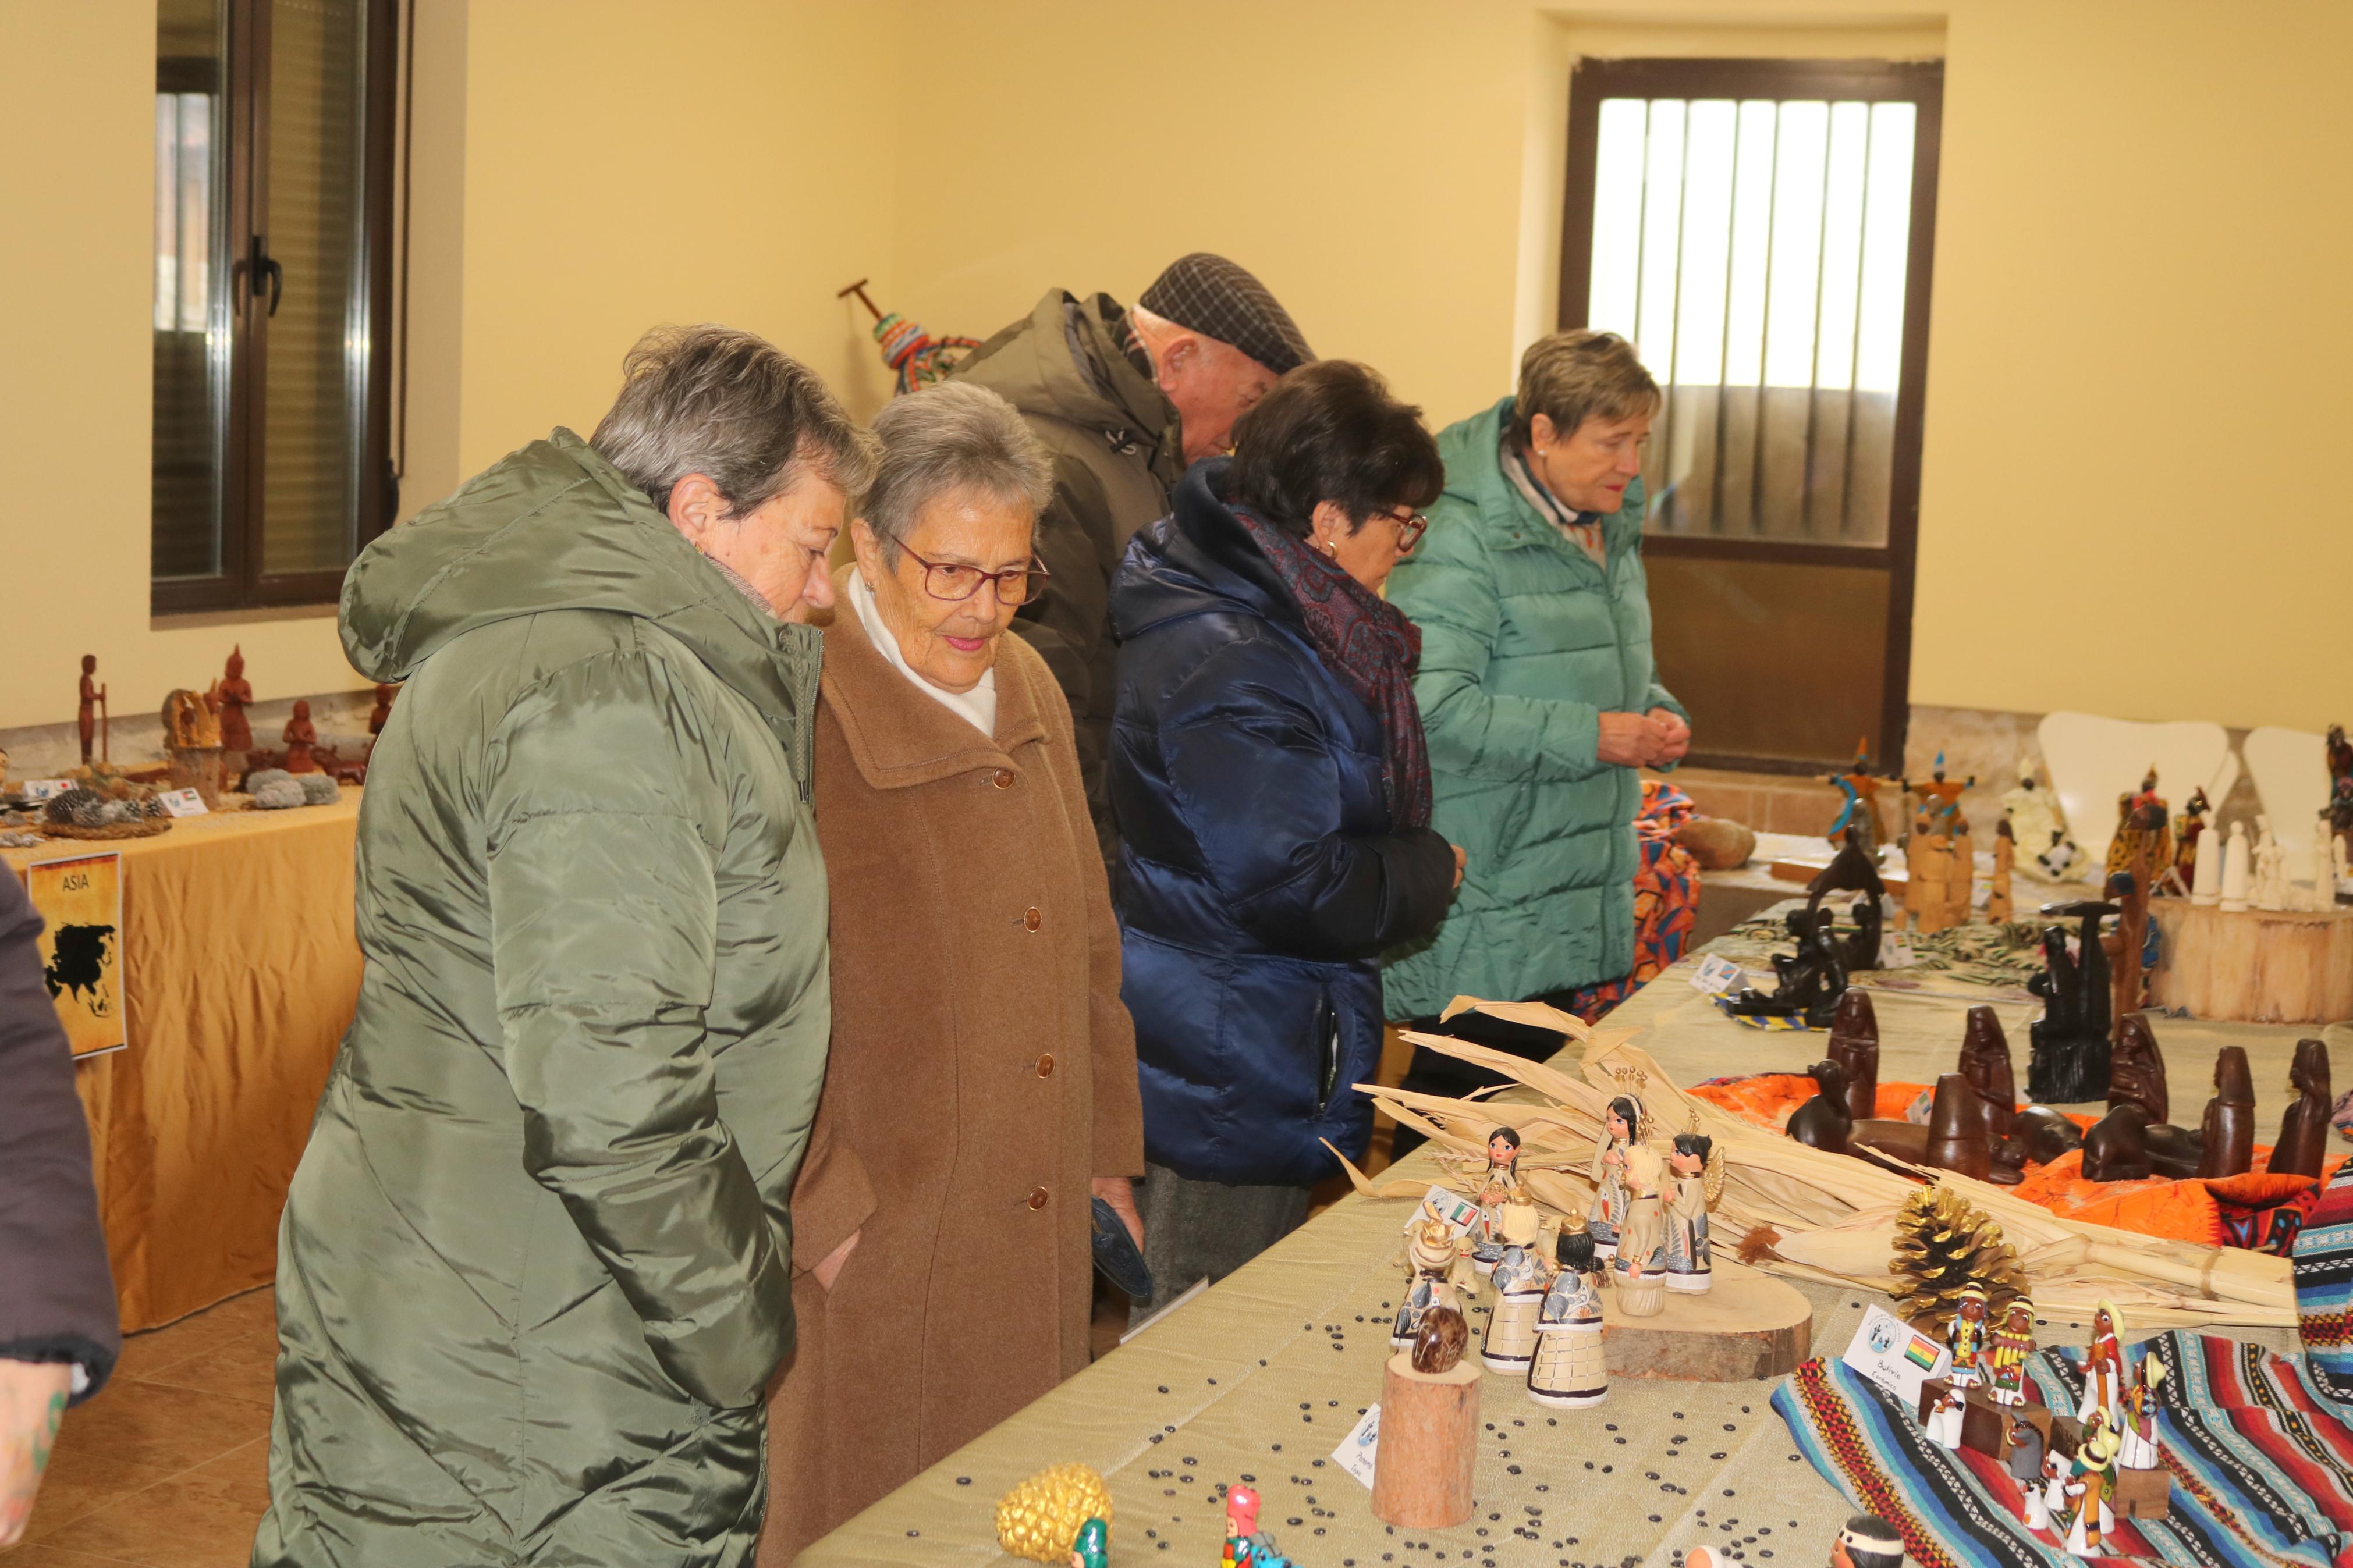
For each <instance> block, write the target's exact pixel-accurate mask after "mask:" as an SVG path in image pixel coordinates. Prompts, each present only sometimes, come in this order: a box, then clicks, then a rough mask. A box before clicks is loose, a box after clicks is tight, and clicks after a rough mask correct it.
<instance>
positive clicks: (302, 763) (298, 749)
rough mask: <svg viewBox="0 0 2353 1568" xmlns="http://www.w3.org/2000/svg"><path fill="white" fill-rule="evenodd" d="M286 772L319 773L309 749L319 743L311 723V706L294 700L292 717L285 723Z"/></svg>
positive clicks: (315, 728)
mask: <svg viewBox="0 0 2353 1568" xmlns="http://www.w3.org/2000/svg"><path fill="white" fill-rule="evenodd" d="M284 739H285V742H286V763H285V766H286V771H287V772H288V773H317V772H318V771H319V763H318V761H317V759H316V758H314V757H313V756H311V748H312V747H314V746H316V745H317V744H318V743H319V730H318V726H317V725H315V724H313V723H311V704H310V703H309V702H308V701H307V700H303V699H301V698H299V697H298V698H296V699H295V700H294V716H293V717H292V718H290V719H289V720H287V721H286V733H285V737H284Z"/></svg>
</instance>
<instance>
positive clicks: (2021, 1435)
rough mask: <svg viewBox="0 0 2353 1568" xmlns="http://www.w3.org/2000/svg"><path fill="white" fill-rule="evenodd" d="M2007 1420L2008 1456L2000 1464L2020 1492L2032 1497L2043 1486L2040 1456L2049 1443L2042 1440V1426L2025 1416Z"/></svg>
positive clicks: (2036, 1527)
mask: <svg viewBox="0 0 2353 1568" xmlns="http://www.w3.org/2000/svg"><path fill="white" fill-rule="evenodd" d="M2009 1420H2010V1431H2009V1437H2010V1458H2008V1459H2006V1460H2005V1461H2003V1464H2002V1468H2004V1469H2006V1470H2008V1471H2009V1472H2010V1479H2011V1480H2013V1481H2016V1482H2017V1483H2018V1491H2019V1496H2020V1497H2021V1499H2025V1500H2029V1501H2031V1500H2032V1499H2033V1498H2034V1497H2035V1495H2036V1494H2037V1493H2038V1492H2040V1491H2041V1490H2042V1487H2041V1486H2040V1485H2039V1484H2038V1483H2039V1482H2040V1481H2041V1480H2042V1456H2043V1453H2044V1451H2045V1449H2046V1448H2047V1447H2048V1445H2046V1444H2045V1443H2044V1442H2043V1440H2042V1431H2041V1429H2040V1428H2038V1427H2037V1426H2035V1425H2034V1423H2033V1422H2031V1421H2029V1420H2028V1419H2027V1418H2026V1417H2025V1416H2023V1415H2012V1416H2010V1418H2009ZM2030 1524H2031V1521H2030ZM2031 1528H2033V1529H2036V1530H2040V1529H2042V1526H2041V1525H2039V1524H2031Z"/></svg>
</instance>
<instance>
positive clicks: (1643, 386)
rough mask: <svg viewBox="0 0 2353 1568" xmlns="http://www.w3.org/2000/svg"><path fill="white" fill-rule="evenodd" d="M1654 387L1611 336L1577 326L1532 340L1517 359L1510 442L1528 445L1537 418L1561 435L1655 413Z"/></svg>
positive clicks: (1626, 347) (1629, 348) (1630, 351)
mask: <svg viewBox="0 0 2353 1568" xmlns="http://www.w3.org/2000/svg"><path fill="white" fill-rule="evenodd" d="M1661 401H1662V400H1661V398H1660V395H1659V384H1658V383H1657V382H1655V381H1653V380H1651V373H1650V372H1649V371H1647V370H1644V369H1643V368H1642V362H1641V358H1640V357H1639V356H1638V355H1637V354H1636V353H1634V345H1633V344H1631V343H1630V342H1627V341H1626V340H1625V339H1623V338H1621V337H1620V336H1619V335H1618V334H1617V333H1615V332H1597V331H1593V330H1592V329H1591V328H1589V327H1579V328H1578V329H1577V331H1573V332H1555V333H1553V334H1552V335H1551V336H1550V337H1546V338H1538V339H1537V340H1536V341H1535V342H1532V343H1530V344H1529V345H1528V352H1527V353H1524V354H1522V355H1521V356H1520V386H1519V391H1518V393H1517V394H1516V395H1514V397H1513V399H1512V442H1513V445H1514V446H1519V447H1525V446H1526V445H1527V444H1528V427H1529V426H1531V425H1532V424H1534V423H1535V416H1537V415H1539V414H1541V415H1543V416H1545V417H1546V418H1547V419H1550V420H1551V421H1552V423H1553V428H1554V429H1556V430H1557V431H1559V432H1560V433H1561V435H1562V436H1563V437H1567V436H1573V435H1575V434H1576V433H1577V427H1578V426H1581V425H1583V424H1584V423H1585V422H1586V421H1587V420H1588V419H1631V418H1632V417H1634V416H1636V415H1637V414H1651V413H1656V412H1657V411H1658V407H1659V404H1660V402H1661Z"/></svg>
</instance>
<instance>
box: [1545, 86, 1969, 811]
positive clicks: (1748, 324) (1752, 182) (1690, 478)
mask: <svg viewBox="0 0 2353 1568" xmlns="http://www.w3.org/2000/svg"><path fill="white" fill-rule="evenodd" d="M1942 84H1943V71H1942V67H1941V66H1940V65H1937V64H1935V63H1926V64H1922V63H1910V62H1905V63H1897V62H1886V61H1843V60H1841V61H1802V60H1588V61H1586V62H1584V63H1582V64H1580V65H1579V66H1578V67H1577V71H1576V74H1575V76H1574V78H1573V79H1572V84H1571V89H1570V100H1569V101H1570V110H1569V157H1568V193H1567V212H1566V222H1565V232H1564V239H1563V249H1562V258H1561V300H1560V310H1561V321H1562V324H1563V325H1564V326H1574V325H1588V326H1593V327H1599V328H1603V329H1606V330H1609V331H1616V332H1620V333H1622V334H1623V335H1625V336H1626V337H1628V338H1630V339H1631V340H1633V342H1634V343H1635V345H1636V347H1637V348H1638V349H1639V350H1640V351H1641V354H1642V357H1643V361H1644V363H1646V364H1647V365H1649V367H1650V369H1651V374H1653V375H1655V376H1656V377H1657V379H1658V381H1659V384H1660V385H1661V387H1662V389H1663V390H1664V392H1665V394H1666V400H1665V404H1664V405H1663V406H1662V409H1661V410H1660V414H1659V416H1658V419H1657V421H1656V423H1655V425H1654V426H1653V428H1652V433H1651V449H1650V453H1649V455H1648V458H1647V459H1646V462H1645V472H1644V488H1645V489H1646V491H1647V492H1648V495H1649V497H1650V503H1649V511H1648V513H1647V515H1646V517H1645V520H1644V529H1645V535H1646V537H1645V541H1644V550H1645V552H1646V554H1647V555H1648V556H1649V557H1650V558H1651V584H1652V591H1651V603H1652V613H1653V616H1654V620H1655V622H1656V631H1655V636H1654V641H1655V645H1656V647H1657V650H1658V655H1659V663H1660V669H1661V673H1662V679H1665V681H1666V682H1667V684H1668V686H1669V688H1670V689H1672V690H1673V691H1675V693H1676V694H1677V696H1678V697H1680V698H1681V699H1682V700H1683V701H1684V703H1685V704H1686V705H1687V706H1689V707H1690V708H1691V709H1692V711H1693V717H1694V742H1695V745H1696V746H1697V748H1698V749H1697V751H1696V752H1695V753H1694V755H1695V756H1697V757H1699V758H1701V759H1702V760H1704V761H1709V762H1715V763H1736V764H1739V765H1746V766H1761V767H1767V768H1776V769H1783V770H1794V769H1799V768H1810V767H1812V766H1815V765H1818V764H1820V763H1824V762H1829V761H1834V760H1841V759H1845V758H1849V757H1852V754H1853V752H1854V749H1855V745H1856V742H1857V740H1858V738H1860V740H1861V741H1862V744H1863V746H1864V747H1865V749H1866V750H1869V751H1871V752H1873V753H1874V754H1877V755H1881V756H1886V757H1900V756H1901V753H1902V747H1903V741H1904V730H1905V716H1906V712H1907V709H1908V701H1907V691H1906V686H1907V682H1908V677H1909V666H1910V645H1911V602H1912V562H1913V554H1914V542H1915V538H1916V534H1917V521H1918V510H1919V480H1920V416H1921V389H1922V386H1923V384H1924V381H1925V373H1926V339H1927V305H1928V285H1929V276H1930V261H1931V258H1932V253H1933V242H1934V226H1935V210H1936V143H1937V129H1938V119H1939V111H1940V107H1941V101H1942V90H1943V88H1942Z"/></svg>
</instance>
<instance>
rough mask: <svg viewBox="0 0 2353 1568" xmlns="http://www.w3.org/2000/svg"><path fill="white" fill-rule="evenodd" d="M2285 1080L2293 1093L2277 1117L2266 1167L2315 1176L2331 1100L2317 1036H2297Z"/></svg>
mask: <svg viewBox="0 0 2353 1568" xmlns="http://www.w3.org/2000/svg"><path fill="white" fill-rule="evenodd" d="M2287 1081H2288V1084H2289V1086H2290V1087H2291V1088H2293V1089H2295V1091H2296V1096H2295V1100H2292V1101H2290V1102H2289V1105H2288V1108H2287V1114H2286V1115H2285V1116H2284V1117H2282V1118H2280V1132H2279V1142H2276V1143H2274V1144H2273V1145H2272V1159H2271V1165H2270V1169H2271V1170H2272V1172H2273V1173H2274V1174H2287V1175H2297V1176H2317V1175H2319V1174H2320V1166H2321V1162H2322V1161H2323V1160H2325V1159H2326V1158H2327V1154H2328V1111H2329V1108H2330V1106H2331V1105H2333V1104H2334V1103H2335V1102H2334V1100H2331V1099H2330V1097H2329V1092H2328V1089H2329V1083H2328V1047H2327V1046H2325V1045H2323V1044H2322V1043H2321V1042H2320V1041H2318V1040H2298V1041H2297V1042H2296V1043H2295V1062H2294V1064H2293V1065H2291V1066H2290V1067H2289V1068H2288V1072H2287Z"/></svg>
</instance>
